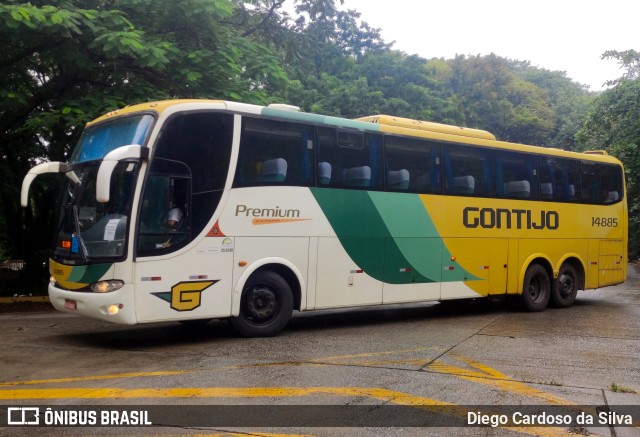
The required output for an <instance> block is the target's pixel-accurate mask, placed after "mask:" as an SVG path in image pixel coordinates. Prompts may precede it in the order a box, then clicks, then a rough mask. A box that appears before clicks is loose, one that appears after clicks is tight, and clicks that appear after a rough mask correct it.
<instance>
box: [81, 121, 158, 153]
mask: <svg viewBox="0 0 640 437" xmlns="http://www.w3.org/2000/svg"><path fill="white" fill-rule="evenodd" d="M153 120H154V119H153V116H151V115H149V114H143V115H136V116H132V117H125V118H118V119H115V120H113V121H109V122H107V123H101V124H98V125H95V126H91V127H89V128H87V130H85V131H84V133H83V134H82V137H81V138H80V141H79V142H78V145H77V146H76V149H75V151H74V152H73V154H72V155H71V158H70V159H69V164H79V163H82V162H87V161H94V160H97V159H102V158H104V157H105V156H106V155H107V153H109V152H111V151H112V150H115V149H117V148H118V147H120V146H127V145H129V144H139V145H141V146H144V143H145V141H146V138H147V134H148V133H149V131H150V127H151V125H152V124H153Z"/></svg>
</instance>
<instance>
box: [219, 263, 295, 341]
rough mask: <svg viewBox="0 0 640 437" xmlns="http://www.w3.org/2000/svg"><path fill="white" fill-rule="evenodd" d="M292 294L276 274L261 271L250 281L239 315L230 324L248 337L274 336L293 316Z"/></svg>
mask: <svg viewBox="0 0 640 437" xmlns="http://www.w3.org/2000/svg"><path fill="white" fill-rule="evenodd" d="M292 312H293V293H292V292H291V287H290V286H289V283H288V282H287V281H286V280H285V279H284V278H283V277H282V276H280V275H278V274H277V273H274V272H271V271H267V270H264V271H258V272H256V273H254V274H253V275H252V276H251V277H250V278H249V280H248V281H247V283H246V285H245V287H244V289H243V291H242V296H241V298H240V314H239V315H238V317H232V318H231V319H230V323H231V326H232V327H233V328H234V329H235V330H236V331H237V332H238V333H239V334H241V335H243V336H245V337H272V336H274V335H276V334H277V333H279V332H280V331H282V329H284V327H285V326H286V325H287V323H288V322H289V319H291V314H292Z"/></svg>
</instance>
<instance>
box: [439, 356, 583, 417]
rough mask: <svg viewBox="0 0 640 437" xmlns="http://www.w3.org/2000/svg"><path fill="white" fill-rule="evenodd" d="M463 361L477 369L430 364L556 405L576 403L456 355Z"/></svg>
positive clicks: (457, 374)
mask: <svg viewBox="0 0 640 437" xmlns="http://www.w3.org/2000/svg"><path fill="white" fill-rule="evenodd" d="M456 358H458V359H459V360H461V361H464V362H465V363H467V364H468V365H470V366H471V367H472V368H474V369H477V370H471V369H465V368H461V367H457V366H451V365H448V364H444V363H441V362H435V363H432V364H430V365H429V366H428V368H429V369H430V370H433V371H436V372H438V373H445V374H447V375H451V376H455V377H457V378H461V379H465V380H468V381H472V382H476V383H479V384H483V385H489V386H491V387H494V388H497V389H499V390H502V391H506V392H509V393H514V394H518V395H521V396H526V397H530V398H537V399H541V400H543V401H545V402H548V403H550V404H555V405H575V403H573V402H570V401H568V400H566V399H564V398H561V397H559V396H555V395H553V394H551V393H547V392H545V391H542V390H538V389H537V388H534V387H531V386H529V385H527V384H525V383H523V382H519V381H514V380H513V379H511V378H510V377H508V376H507V375H505V374H503V373H501V372H499V371H497V370H496V369H493V368H491V367H489V366H487V365H485V364H481V363H479V362H477V361H474V360H472V359H470V358H466V357H462V356H459V355H456Z"/></svg>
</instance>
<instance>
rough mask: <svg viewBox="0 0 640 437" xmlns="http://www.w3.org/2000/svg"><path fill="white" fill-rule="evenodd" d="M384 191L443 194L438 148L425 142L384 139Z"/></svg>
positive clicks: (389, 137) (405, 139)
mask: <svg viewBox="0 0 640 437" xmlns="http://www.w3.org/2000/svg"><path fill="white" fill-rule="evenodd" d="M385 141H386V142H385V178H386V188H387V189H388V190H391V191H412V192H417V193H442V180H441V176H440V162H441V157H440V153H441V151H440V146H439V145H437V144H435V143H432V142H429V141H424V140H412V139H408V138H401V137H392V136H388V137H386V139H385Z"/></svg>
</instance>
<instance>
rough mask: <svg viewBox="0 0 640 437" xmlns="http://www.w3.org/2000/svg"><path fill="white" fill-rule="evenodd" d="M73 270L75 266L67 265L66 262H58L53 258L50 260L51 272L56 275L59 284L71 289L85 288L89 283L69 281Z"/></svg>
mask: <svg viewBox="0 0 640 437" xmlns="http://www.w3.org/2000/svg"><path fill="white" fill-rule="evenodd" d="M72 272H73V266H66V265H64V264H60V263H57V262H55V261H54V260H52V259H50V260H49V273H50V274H51V276H53V277H54V279H55V280H56V282H57V283H58V284H60V285H62V286H63V287H65V288H67V289H69V290H79V289H80V288H84V287H86V286H87V285H88V284H83V283H81V282H73V281H68V278H69V277H70V276H71V273H72Z"/></svg>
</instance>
